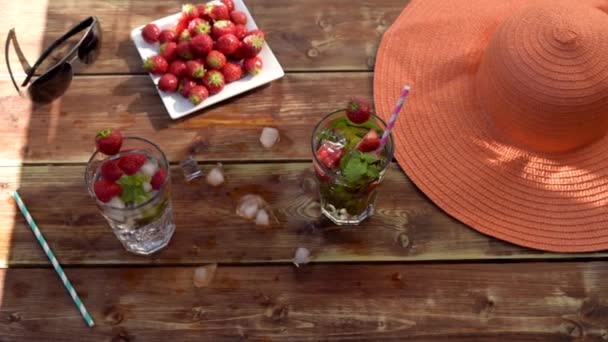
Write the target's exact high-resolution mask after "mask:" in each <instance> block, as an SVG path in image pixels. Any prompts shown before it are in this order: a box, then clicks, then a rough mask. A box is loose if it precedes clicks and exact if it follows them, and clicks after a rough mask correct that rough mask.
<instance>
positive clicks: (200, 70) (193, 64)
mask: <svg viewBox="0 0 608 342" xmlns="http://www.w3.org/2000/svg"><path fill="white" fill-rule="evenodd" d="M186 76H187V77H190V78H192V79H194V80H196V79H201V78H203V76H205V67H204V66H203V65H202V64H201V63H199V62H197V61H187V62H186Z"/></svg>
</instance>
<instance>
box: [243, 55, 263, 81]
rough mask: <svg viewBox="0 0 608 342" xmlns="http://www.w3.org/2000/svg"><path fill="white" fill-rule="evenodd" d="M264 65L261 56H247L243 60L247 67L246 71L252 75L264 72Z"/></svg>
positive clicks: (244, 65)
mask: <svg viewBox="0 0 608 342" xmlns="http://www.w3.org/2000/svg"><path fill="white" fill-rule="evenodd" d="M263 66H264V65H263V63H262V59H261V58H260V57H259V56H255V57H252V58H247V59H245V60H244V61H243V67H245V71H246V72H247V73H248V74H250V75H252V76H256V75H258V74H259V73H260V72H262V67H263Z"/></svg>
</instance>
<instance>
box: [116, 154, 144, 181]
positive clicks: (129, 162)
mask: <svg viewBox="0 0 608 342" xmlns="http://www.w3.org/2000/svg"><path fill="white" fill-rule="evenodd" d="M146 159H147V158H146V156H144V155H143V154H139V153H131V154H127V155H124V156H122V157H120V159H118V167H120V169H121V170H122V171H123V172H124V173H126V174H127V175H129V176H130V175H133V174H135V173H136V172H137V171H139V169H141V167H142V166H143V165H144V163H145V162H146Z"/></svg>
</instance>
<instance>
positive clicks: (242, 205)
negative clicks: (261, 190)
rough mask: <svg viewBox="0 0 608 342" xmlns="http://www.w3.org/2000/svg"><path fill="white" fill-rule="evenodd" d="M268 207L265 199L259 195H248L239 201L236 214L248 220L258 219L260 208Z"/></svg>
mask: <svg viewBox="0 0 608 342" xmlns="http://www.w3.org/2000/svg"><path fill="white" fill-rule="evenodd" d="M265 205H266V202H265V201H264V199H263V198H262V197H260V196H258V195H253V194H248V195H245V196H243V197H241V199H240V200H239V204H238V206H237V208H236V214H237V215H239V216H240V217H243V218H245V219H248V220H253V219H255V218H256V216H257V214H258V211H259V210H260V208H263V207H264V206H265Z"/></svg>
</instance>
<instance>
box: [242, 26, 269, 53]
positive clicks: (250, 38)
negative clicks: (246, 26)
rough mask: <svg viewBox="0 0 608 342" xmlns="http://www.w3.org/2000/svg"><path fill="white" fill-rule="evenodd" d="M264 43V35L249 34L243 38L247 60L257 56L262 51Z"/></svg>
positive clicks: (243, 48) (257, 33)
mask: <svg viewBox="0 0 608 342" xmlns="http://www.w3.org/2000/svg"><path fill="white" fill-rule="evenodd" d="M264 42H265V39H264V35H263V34H261V33H259V32H254V33H249V34H248V35H247V36H246V37H245V38H243V45H242V50H243V55H244V56H245V58H251V57H255V56H257V54H258V53H260V51H262V47H263V46H264Z"/></svg>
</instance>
